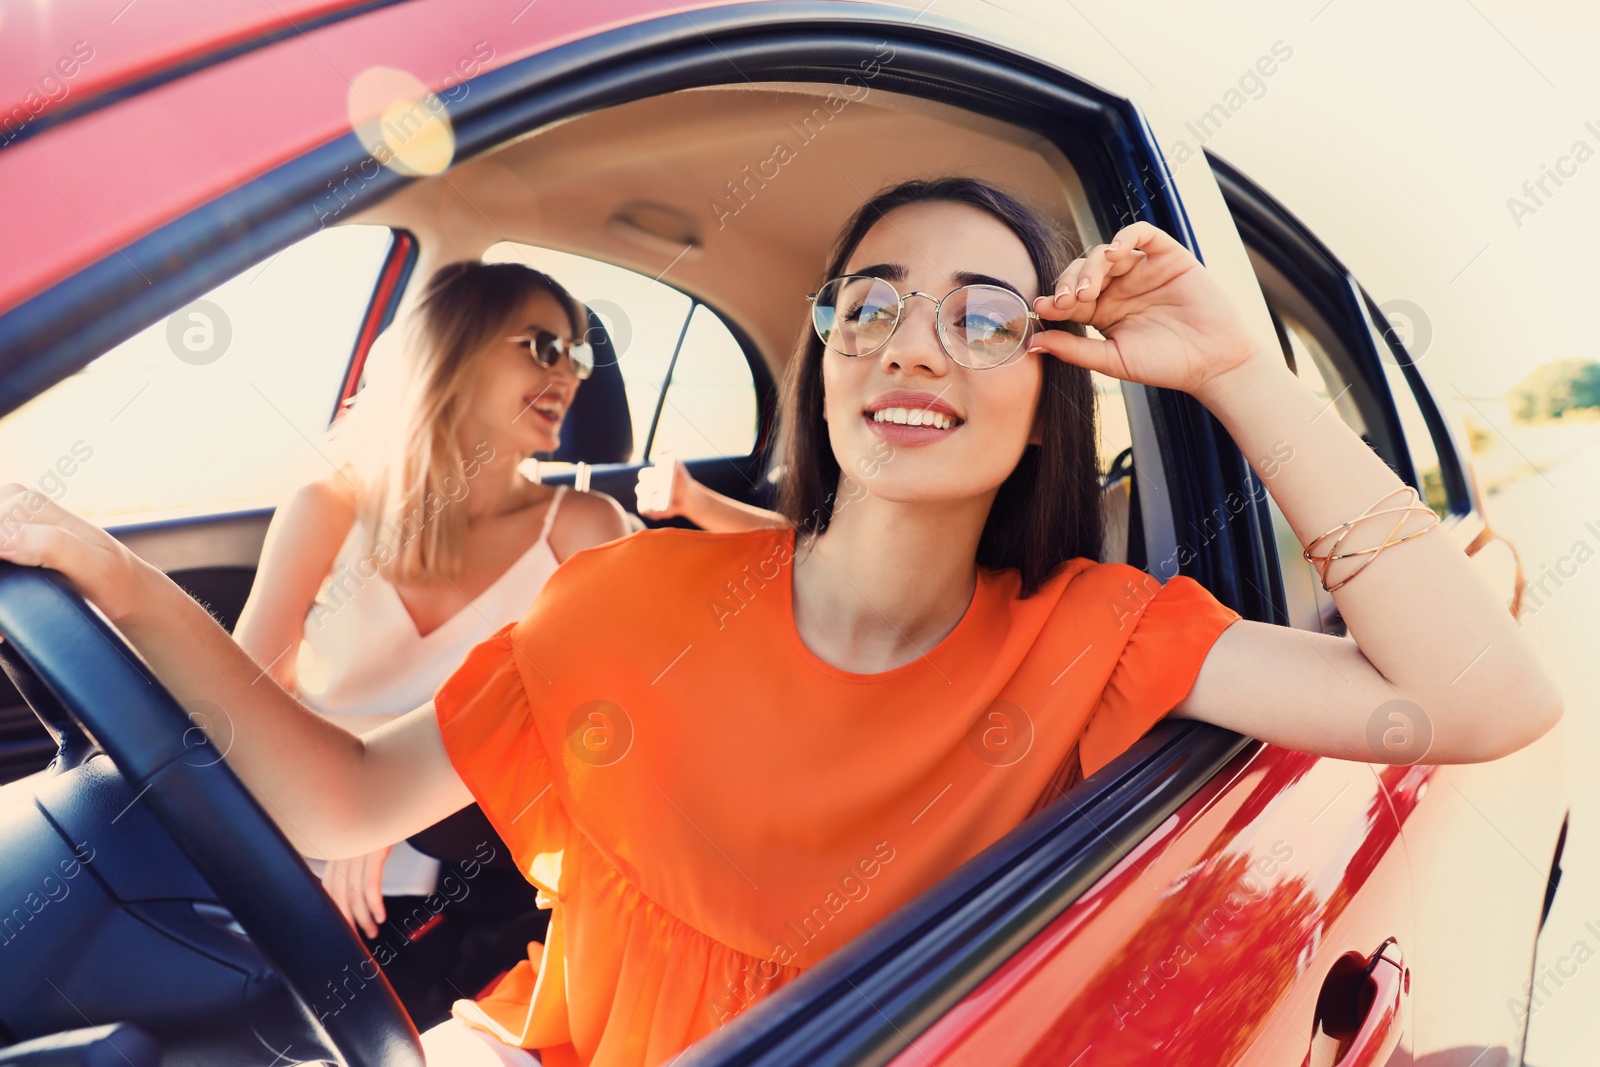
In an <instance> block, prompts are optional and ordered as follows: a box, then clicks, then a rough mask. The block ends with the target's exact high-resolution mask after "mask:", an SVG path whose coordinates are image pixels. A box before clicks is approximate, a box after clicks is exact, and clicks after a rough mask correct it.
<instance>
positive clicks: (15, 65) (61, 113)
mask: <svg viewBox="0 0 1600 1067" xmlns="http://www.w3.org/2000/svg"><path fill="white" fill-rule="evenodd" d="M383 2H384V3H388V2H394V0H383ZM138 3H140V0H95V2H79V3H70V4H15V5H11V6H9V7H7V9H6V11H5V19H4V28H5V32H4V33H3V34H0V102H3V105H4V108H5V110H6V111H7V112H10V111H11V110H12V109H14V108H15V107H17V106H18V105H19V104H22V105H23V106H28V105H27V103H26V102H27V100H28V98H29V94H36V96H37V98H40V99H43V100H48V101H49V106H48V108H47V109H46V110H44V111H42V112H40V114H39V117H38V119H36V120H35V121H34V122H30V123H29V126H30V127H31V129H29V130H27V131H24V132H25V135H31V134H32V132H34V130H35V129H42V128H48V126H49V125H50V124H53V123H54V122H58V121H60V120H61V119H62V118H63V117H66V116H68V115H70V114H76V113H80V112H81V111H82V110H83V109H84V108H86V107H89V106H94V105H95V104H100V103H105V102H107V99H108V98H116V97H119V96H122V95H126V94H128V93H130V92H136V91H139V90H140V89H143V88H148V87H149V86H151V85H152V84H159V83H160V82H162V81H166V80H170V79H171V78H174V77H179V76H181V75H182V74H183V73H185V72H187V71H191V70H194V69H196V68H197V67H200V66H207V65H210V64H212V63H215V62H219V61H221V60H223V59H226V58H227V57H228V56H231V55H237V54H239V53H240V52H243V51H248V50H250V49H253V48H260V47H263V46H265V45H268V44H272V43H273V42H275V41H279V40H282V39H283V38H285V37H288V36H292V35H295V34H299V33H304V32H306V31H308V30H311V29H315V28H317V27H319V26H323V25H326V24H327V23H328V22H330V21H335V20H337V19H339V18H342V17H345V16H347V15H348V14H352V13H357V12H360V11H364V10H367V9H369V8H373V7H379V6H382V3H374V2H373V0H161V2H160V3H156V4H152V3H148V2H146V5H145V10H142V11H140V10H137V9H136V8H135V5H136V4H138ZM75 48H76V49H77V52H76V53H75V52H74V49H75ZM85 49H87V50H88V51H89V53H90V54H91V55H92V57H93V58H92V59H91V60H90V61H88V62H84V63H81V64H78V68H79V69H78V70H76V71H75V72H74V73H73V74H72V75H71V76H70V77H67V78H61V70H62V69H64V68H58V64H60V63H61V62H62V61H63V60H70V59H71V58H74V57H75V58H79V59H81V58H82V57H83V54H84V50H85ZM69 66H70V64H69ZM52 75H54V76H55V77H56V78H57V79H59V80H61V81H62V82H63V83H64V88H65V92H64V94H63V95H60V96H58V97H56V98H55V99H51V97H52V95H53V94H56V93H61V92H62V90H60V89H56V88H54V87H53V86H52V85H51V84H50V83H49V81H48V79H49V78H50V77H51V76H52Z"/></svg>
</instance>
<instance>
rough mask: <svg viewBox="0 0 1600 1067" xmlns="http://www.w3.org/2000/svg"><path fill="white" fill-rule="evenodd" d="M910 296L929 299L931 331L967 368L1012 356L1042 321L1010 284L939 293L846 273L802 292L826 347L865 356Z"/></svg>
mask: <svg viewBox="0 0 1600 1067" xmlns="http://www.w3.org/2000/svg"><path fill="white" fill-rule="evenodd" d="M914 296H922V297H927V298H928V299H929V300H932V301H933V302H934V303H933V317H934V324H935V331H934V332H935V333H937V334H938V337H939V346H940V347H941V348H943V349H944V351H945V354H946V355H948V356H949V357H950V358H951V359H953V360H955V361H956V362H957V363H959V364H960V365H961V366H963V367H966V368H968V369H969V370H988V369H990V368H992V367H999V366H1001V365H1003V364H1005V363H1009V362H1011V360H1012V359H1014V358H1016V355H1017V353H1019V352H1021V351H1022V350H1023V347H1024V346H1025V345H1026V344H1027V341H1028V338H1029V336H1030V335H1031V333H1032V330H1033V324H1034V323H1035V322H1039V321H1041V320H1040V319H1039V315H1038V313H1037V312H1035V311H1033V310H1032V309H1030V308H1029V307H1028V302H1027V301H1026V300H1024V299H1023V298H1022V297H1021V296H1019V295H1017V294H1016V293H1014V292H1012V291H1011V290H1010V289H1005V288H1002V287H1001V286H998V285H987V284H982V283H975V284H973V285H963V286H961V287H960V288H959V289H952V290H951V291H950V292H948V293H946V294H945V295H944V296H943V297H938V298H935V297H934V296H933V294H931V293H920V292H916V293H906V294H905V295H904V296H901V295H900V291H899V290H898V289H896V288H895V287H894V286H893V285H890V284H889V283H888V282H886V281H884V280H883V279H882V278H869V277H864V276H862V275H857V274H847V275H845V276H843V277H841V278H835V279H833V281H831V282H829V283H828V284H826V285H824V286H823V287H822V288H821V289H818V290H817V291H816V292H814V293H810V294H808V295H807V296H806V299H807V300H809V301H811V325H812V326H813V327H814V328H815V329H816V331H817V336H818V337H820V338H821V339H822V343H823V345H824V346H825V347H826V348H828V349H829V350H830V351H833V352H837V353H839V354H840V355H841V356H870V355H872V353H874V352H876V351H878V350H879V349H880V348H882V347H883V346H884V345H886V344H888V343H889V338H890V336H892V335H893V334H894V331H895V329H896V327H898V326H899V325H900V319H901V317H902V313H903V312H904V310H905V302H906V301H907V300H910V299H911V298H912V297H914Z"/></svg>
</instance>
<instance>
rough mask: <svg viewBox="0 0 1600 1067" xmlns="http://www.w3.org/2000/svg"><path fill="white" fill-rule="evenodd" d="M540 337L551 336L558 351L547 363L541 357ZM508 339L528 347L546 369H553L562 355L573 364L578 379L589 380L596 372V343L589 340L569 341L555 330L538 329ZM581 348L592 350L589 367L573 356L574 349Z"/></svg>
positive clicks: (538, 362) (530, 352) (539, 363)
mask: <svg viewBox="0 0 1600 1067" xmlns="http://www.w3.org/2000/svg"><path fill="white" fill-rule="evenodd" d="M540 337H548V338H550V340H551V342H552V343H553V344H554V346H555V349H556V353H557V354H556V358H555V359H553V360H551V361H550V362H549V363H546V362H545V361H544V360H543V359H541V358H540V357H539V352H538V341H539V338H540ZM506 340H507V341H510V342H511V343H512V344H514V345H518V346H521V347H524V348H526V349H527V350H528V355H529V356H531V357H532V358H533V361H534V362H535V363H537V364H538V365H539V366H541V367H543V368H544V369H545V370H551V369H553V368H554V367H555V366H556V364H558V363H560V362H561V357H562V356H566V357H567V361H568V362H569V363H571V364H572V373H573V375H574V376H575V377H576V378H577V379H578V381H580V382H585V381H588V380H589V377H590V376H591V375H592V374H594V355H593V353H594V345H592V344H590V343H589V342H588V341H568V340H566V339H565V338H563V337H561V336H560V335H559V334H557V333H556V332H555V331H554V330H536V331H535V332H534V333H532V334H520V333H519V334H513V335H512V336H510V337H507V338H506ZM579 348H587V349H588V350H589V352H590V356H589V365H588V367H587V368H584V367H581V366H580V365H579V363H578V361H577V360H576V359H574V358H573V357H572V353H573V350H574V349H579Z"/></svg>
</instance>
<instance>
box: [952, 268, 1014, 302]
mask: <svg viewBox="0 0 1600 1067" xmlns="http://www.w3.org/2000/svg"><path fill="white" fill-rule="evenodd" d="M950 278H951V280H952V281H954V282H956V284H958V285H998V286H999V287H1000V288H1002V289H1009V290H1011V291H1012V292H1013V293H1016V294H1017V295H1018V296H1022V290H1021V289H1018V288H1017V287H1016V286H1014V285H1012V284H1011V283H1010V282H1008V281H1005V280H1003V279H1000V278H994V277H991V276H990V275H987V274H977V273H975V272H973V271H970V270H958V271H956V272H955V273H954V274H952V275H950ZM1024 299H1026V297H1024Z"/></svg>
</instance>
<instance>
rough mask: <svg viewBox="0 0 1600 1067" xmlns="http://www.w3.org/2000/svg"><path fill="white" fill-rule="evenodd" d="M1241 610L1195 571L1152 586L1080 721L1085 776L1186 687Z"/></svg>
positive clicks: (1182, 694)
mask: <svg viewBox="0 0 1600 1067" xmlns="http://www.w3.org/2000/svg"><path fill="white" fill-rule="evenodd" d="M1144 577H1146V580H1148V581H1152V582H1153V581H1154V579H1153V578H1148V576H1144ZM1239 618H1240V616H1239V613H1238V612H1236V611H1234V610H1233V609H1232V608H1230V607H1228V606H1226V605H1225V604H1223V603H1222V602H1221V601H1219V600H1218V599H1217V598H1216V597H1214V596H1212V595H1211V592H1210V591H1209V590H1208V589H1206V587H1205V586H1203V585H1201V584H1200V583H1199V582H1197V581H1195V580H1194V579H1193V578H1188V577H1185V576H1184V575H1175V576H1173V577H1172V578H1169V579H1168V580H1167V582H1166V584H1165V585H1163V586H1161V588H1160V589H1159V590H1157V592H1156V594H1155V596H1153V597H1151V598H1150V600H1149V602H1148V603H1147V604H1146V605H1145V606H1144V609H1143V611H1142V612H1141V613H1140V615H1139V618H1138V620H1137V622H1135V623H1134V628H1133V632H1132V634H1131V636H1130V637H1129V638H1128V643H1127V644H1126V645H1125V646H1124V647H1123V650H1122V656H1121V658H1120V659H1118V660H1117V665H1116V666H1115V667H1114V668H1113V669H1112V672H1111V679H1110V681H1108V682H1107V683H1106V688H1105V692H1104V693H1103V694H1102V695H1101V698H1100V703H1099V705H1098V706H1097V707H1096V708H1095V710H1094V713H1093V714H1092V715H1091V716H1090V717H1089V723H1088V725H1087V726H1086V727H1085V728H1084V732H1083V736H1082V738H1081V740H1080V741H1079V750H1078V752H1079V757H1080V758H1081V760H1082V761H1083V773H1084V776H1085V777H1087V776H1088V775H1091V774H1093V773H1094V772H1095V771H1097V770H1099V769H1100V768H1101V767H1104V766H1105V765H1106V764H1107V763H1110V762H1111V761H1112V760H1113V759H1115V758H1116V757H1118V756H1120V755H1121V754H1122V753H1124V752H1126V751H1127V750H1128V748H1129V746H1131V745H1132V744H1133V743H1134V742H1135V741H1137V740H1139V738H1141V737H1143V736H1144V734H1145V733H1146V732H1147V731H1148V730H1149V729H1150V727H1151V726H1153V725H1155V724H1156V722H1158V721H1159V720H1160V719H1161V718H1162V717H1163V716H1164V715H1166V714H1167V712H1169V711H1171V710H1172V709H1173V708H1175V707H1177V706H1178V704H1179V703H1180V702H1181V701H1182V700H1183V698H1184V697H1186V696H1188V695H1189V690H1190V689H1193V688H1194V682H1195V678H1197V677H1198V676H1199V674H1200V666H1201V664H1203V663H1204V662H1205V659H1206V656H1207V655H1208V654H1209V653H1210V652H1211V646H1212V645H1214V644H1216V642H1217V638H1219V637H1221V636H1222V631H1223V630H1226V629H1227V628H1228V627H1229V626H1230V625H1232V624H1233V623H1235V622H1237V621H1238V620H1239Z"/></svg>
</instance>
